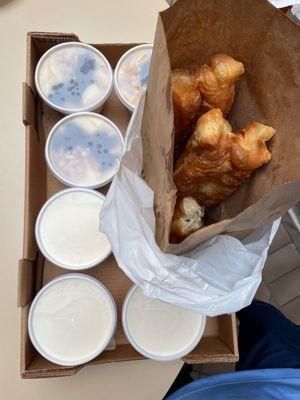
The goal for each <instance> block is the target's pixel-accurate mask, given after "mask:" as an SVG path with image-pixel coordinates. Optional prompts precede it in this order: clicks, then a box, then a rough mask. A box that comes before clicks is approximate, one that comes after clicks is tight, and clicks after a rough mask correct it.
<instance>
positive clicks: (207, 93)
mask: <svg viewBox="0 0 300 400" xmlns="http://www.w3.org/2000/svg"><path fill="white" fill-rule="evenodd" d="M243 73H244V65H243V64H242V63H241V62H239V61H236V60H235V59H234V58H232V57H230V56H227V55H225V54H216V55H214V56H213V57H212V58H211V60H210V65H206V64H205V65H203V66H202V67H200V68H197V69H196V70H195V71H194V72H193V76H194V77H195V79H196V80H197V83H198V88H199V90H200V91H201V93H202V96H203V104H202V105H203V106H204V107H205V108H206V109H211V108H220V110H221V111H222V112H223V115H224V116H225V117H226V116H227V114H228V113H229V111H230V109H231V107H232V103H233V100H234V96H235V82H236V81H237V79H238V78H239V77H240V75H242V74H243Z"/></svg>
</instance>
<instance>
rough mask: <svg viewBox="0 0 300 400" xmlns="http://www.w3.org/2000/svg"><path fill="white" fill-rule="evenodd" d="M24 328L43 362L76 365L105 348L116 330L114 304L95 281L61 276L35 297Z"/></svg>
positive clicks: (74, 275)
mask: <svg viewBox="0 0 300 400" xmlns="http://www.w3.org/2000/svg"><path fill="white" fill-rule="evenodd" d="M28 324H29V325H28V328H29V334H30V338H31V340H32V342H33V344H34V346H35V347H36V349H37V350H38V351H39V352H40V353H41V354H42V355H43V356H44V357H45V358H47V359H48V360H50V361H52V362H54V363H57V364H60V365H78V364H82V363H84V362H87V361H89V360H91V359H93V358H95V357H96V356H97V355H98V354H100V353H101V352H102V351H103V350H104V349H105V347H106V346H107V345H108V343H109V341H110V339H111V338H112V335H113V333H114V330H115V326H116V310H115V304H114V302H113V300H112V297H111V295H110V293H109V292H108V290H107V289H106V288H105V287H104V286H103V285H101V284H100V282H98V281H96V280H95V279H93V278H91V277H89V276H87V275H82V274H70V275H63V276H62V277H59V278H56V279H54V280H53V281H51V282H49V284H48V285H46V286H45V287H44V288H43V289H42V290H41V291H40V292H39V293H38V295H37V296H36V298H35V300H34V302H33V303H32V306H31V309H30V314H29V320H28Z"/></svg>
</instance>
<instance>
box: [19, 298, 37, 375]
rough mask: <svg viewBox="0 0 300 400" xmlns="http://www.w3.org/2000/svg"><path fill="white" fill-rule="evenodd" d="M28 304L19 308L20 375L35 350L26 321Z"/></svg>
mask: <svg viewBox="0 0 300 400" xmlns="http://www.w3.org/2000/svg"><path fill="white" fill-rule="evenodd" d="M29 307H30V305H29V304H28V305H26V306H24V307H22V309H21V343H20V344H21V353H20V371H21V376H23V374H24V373H25V371H26V369H27V367H28V365H29V364H30V363H31V362H32V360H33V358H34V356H35V355H36V351H35V349H34V347H33V345H32V343H31V341H30V339H29V335H28V329H27V321H28V313H29Z"/></svg>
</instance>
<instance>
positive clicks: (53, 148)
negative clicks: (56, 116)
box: [45, 112, 124, 188]
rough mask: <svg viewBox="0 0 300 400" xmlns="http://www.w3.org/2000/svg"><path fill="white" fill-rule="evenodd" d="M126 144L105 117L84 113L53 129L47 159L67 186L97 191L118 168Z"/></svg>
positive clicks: (65, 119) (63, 120) (49, 165)
mask: <svg viewBox="0 0 300 400" xmlns="http://www.w3.org/2000/svg"><path fill="white" fill-rule="evenodd" d="M123 148H124V141H123V137H122V134H121V132H120V131H119V129H118V127H117V126H116V125H115V124H114V123H113V122H112V121H110V120H109V119H108V118H106V117H104V116H103V115H99V114H95V113H91V112H82V113H76V114H72V115H68V116H67V117H65V118H63V119H61V120H60V121H58V123H57V124H56V125H55V126H54V127H53V128H52V130H51V132H50V134H49V136H48V139H47V142H46V148H45V157H46V161H47V164H48V167H49V169H50V171H51V172H52V173H53V175H54V176H55V177H56V178H57V179H59V180H60V181H61V182H63V183H64V184H65V185H68V186H76V187H83V188H97V187H101V186H104V185H106V184H107V183H109V182H110V181H111V180H112V178H113V177H114V175H115V174H116V172H117V171H118V168H119V162H120V159H121V157H122V154H123Z"/></svg>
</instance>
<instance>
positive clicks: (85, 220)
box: [35, 188, 112, 271]
mask: <svg viewBox="0 0 300 400" xmlns="http://www.w3.org/2000/svg"><path fill="white" fill-rule="evenodd" d="M104 200H105V196H104V195H103V194H101V193H99V192H96V191H95V190H90V189H82V188H70V189H65V190H62V191H60V192H58V193H56V194H55V195H54V196H52V197H51V198H50V199H48V201H47V202H46V203H45V204H44V206H43V207H42V209H41V211H40V212H39V215H38V217H37V220H36V225H35V237H36V241H37V244H38V247H39V249H40V251H41V252H42V254H43V255H44V256H45V257H46V258H47V260H49V261H50V262H52V263H53V264H55V265H57V266H59V267H62V268H65V269H69V270H73V271H78V270H84V269H87V268H91V267H94V266H96V265H97V264H99V263H101V262H102V261H104V260H105V259H106V258H107V257H108V256H109V255H110V254H111V251H112V250H111V246H110V243H109V241H108V239H107V237H106V235H105V234H104V233H102V232H100V230H99V215H100V211H101V208H102V205H103V202H104Z"/></svg>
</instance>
